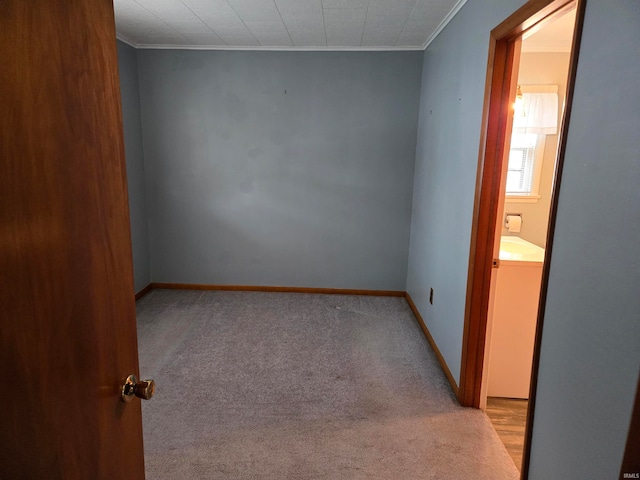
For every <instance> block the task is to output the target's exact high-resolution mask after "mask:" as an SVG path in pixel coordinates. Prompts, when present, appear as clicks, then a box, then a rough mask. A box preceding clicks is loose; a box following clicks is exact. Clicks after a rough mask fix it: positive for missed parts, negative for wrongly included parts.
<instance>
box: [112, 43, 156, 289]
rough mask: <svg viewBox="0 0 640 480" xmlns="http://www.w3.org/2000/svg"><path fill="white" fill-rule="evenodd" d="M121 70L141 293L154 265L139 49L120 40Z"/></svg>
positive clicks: (136, 267)
mask: <svg viewBox="0 0 640 480" xmlns="http://www.w3.org/2000/svg"><path fill="white" fill-rule="evenodd" d="M118 67H119V71H120V94H121V96H122V119H123V124H124V145H125V154H126V159H127V183H128V185H129V212H130V215H131V243H132V246H133V274H134V284H135V290H136V292H139V291H140V290H142V289H143V288H144V287H146V286H147V285H148V284H149V283H150V282H151V270H150V268H151V264H150V259H149V227H148V221H147V205H146V193H145V190H146V189H145V172H144V158H143V155H142V128H141V124H140V97H139V94H138V62H137V56H136V50H135V49H134V48H132V47H130V46H129V45H126V44H124V43H122V42H120V41H118Z"/></svg>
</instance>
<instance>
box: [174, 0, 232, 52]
mask: <svg viewBox="0 0 640 480" xmlns="http://www.w3.org/2000/svg"><path fill="white" fill-rule="evenodd" d="M180 3H182V5H184V6H185V8H186V9H187V10H189V11H190V12H191V13H192V14H193V15H194V17H196V18H197V19H198V20H200V22H202V24H203V25H204V26H205V27H207V28H208V29H209V31H210V32H211V33H213V34H214V35H215V36H216V37H218V38H219V39H220V40H222V42H223V43H224V44H225V45H229V44H228V43H227V41H226V40H225V39H224V38H222V37H221V36H220V35H218V34H217V33H216V31H215V30H214V29H213V28H211V27H210V26H209V25H207V22H205V21H204V20H202V18H200V15H198V14H197V13H196V12H194V11H193V10H192V9H191V7H190V6H189V5H187V4H186V3H184V1H183V0H180Z"/></svg>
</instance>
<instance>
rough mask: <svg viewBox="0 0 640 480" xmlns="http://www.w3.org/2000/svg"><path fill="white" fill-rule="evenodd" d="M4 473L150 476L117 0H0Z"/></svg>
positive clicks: (0, 467)
mask: <svg viewBox="0 0 640 480" xmlns="http://www.w3.org/2000/svg"><path fill="white" fill-rule="evenodd" d="M0 315H2V320H1V328H0V342H1V343H0V478H3V479H4V478H6V479H20V478H29V479H31V478H47V479H55V478H65V479H76V478H78V479H89V478H104V479H117V478H127V479H140V478H144V464H143V449H142V421H141V409H140V402H139V400H138V399H135V400H134V401H133V402H131V403H128V404H125V403H122V402H121V401H120V398H119V395H120V394H119V389H120V386H121V385H122V382H123V380H124V378H125V377H126V376H127V375H128V374H131V373H133V374H136V375H138V373H139V372H138V353H137V338H136V326H135V304H134V299H133V274H132V263H131V244H130V234H129V212H128V205H127V188H126V178H125V162H124V146H123V136H122V120H121V107H120V90H119V81H118V65H117V57H116V39H115V26H114V18H113V5H112V2H111V0H72V1H71V0H46V1H45V0H38V1H33V2H25V1H22V0H3V1H0Z"/></svg>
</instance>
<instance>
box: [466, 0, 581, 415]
mask: <svg viewBox="0 0 640 480" xmlns="http://www.w3.org/2000/svg"><path fill="white" fill-rule="evenodd" d="M575 4H576V3H575V0H569V1H567V0H530V1H529V2H527V3H526V4H525V5H524V6H522V7H521V8H520V9H518V10H517V11H516V12H515V13H514V14H513V15H511V16H510V17H509V18H507V19H506V20H505V21H504V22H502V23H501V24H500V25H498V26H497V27H496V28H495V29H493V30H492V32H491V35H490V41H489V57H488V62H487V81H486V87H485V99H484V111H483V123H482V127H481V144H480V153H479V159H478V175H477V180H476V194H475V201H474V211H473V222H472V229H471V244H470V253H469V271H468V277H467V278H468V281H467V297H466V304H465V320H464V330H463V339H462V361H461V370H460V390H459V395H458V400H459V401H460V404H461V405H463V406H469V407H476V408H478V407H479V406H480V394H481V393H480V389H481V384H482V368H483V359H484V347H485V340H486V330H487V309H488V303H489V289H490V286H491V267H492V265H491V263H492V257H493V244H494V239H495V226H496V220H497V211H498V206H499V204H498V198H499V196H500V189H501V166H502V151H503V148H504V140H505V132H506V127H507V124H508V115H507V114H508V102H509V98H510V95H511V92H510V84H511V77H512V75H513V74H514V73H513V72H512V67H513V59H514V54H515V49H514V42H513V40H514V39H515V38H518V36H520V35H522V33H523V32H525V31H528V30H531V29H533V28H540V27H541V26H542V25H543V24H545V23H546V22H547V21H549V20H550V19H551V17H553V16H557V15H559V14H561V13H563V12H565V11H566V10H567V9H568V8H571V7H572V6H573V5H575ZM567 98H568V97H567ZM568 111H569V109H567V112H568Z"/></svg>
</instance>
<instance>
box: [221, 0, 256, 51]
mask: <svg viewBox="0 0 640 480" xmlns="http://www.w3.org/2000/svg"><path fill="white" fill-rule="evenodd" d="M225 2H227V5H229V8H230V9H231V10H233V13H235V14H236V16H237V17H238V20H240V21H241V22H242V24H243V25H244V28H246V29H247V32H249V33H250V34H251V36H252V37H253V39H254V40H255V41H256V42H257V43H258V44H259V45H260V46H262V42H261V41H260V40H258V37H256V36H255V35H254V34H253V32H252V31H251V29H250V28H249V27H248V26H247V24H246V23H244V19H243V18H242V17H241V16H240V14H239V13H238V12H237V11H236V9H235V8H233V5H231V4H230V3H229V0H225Z"/></svg>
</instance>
